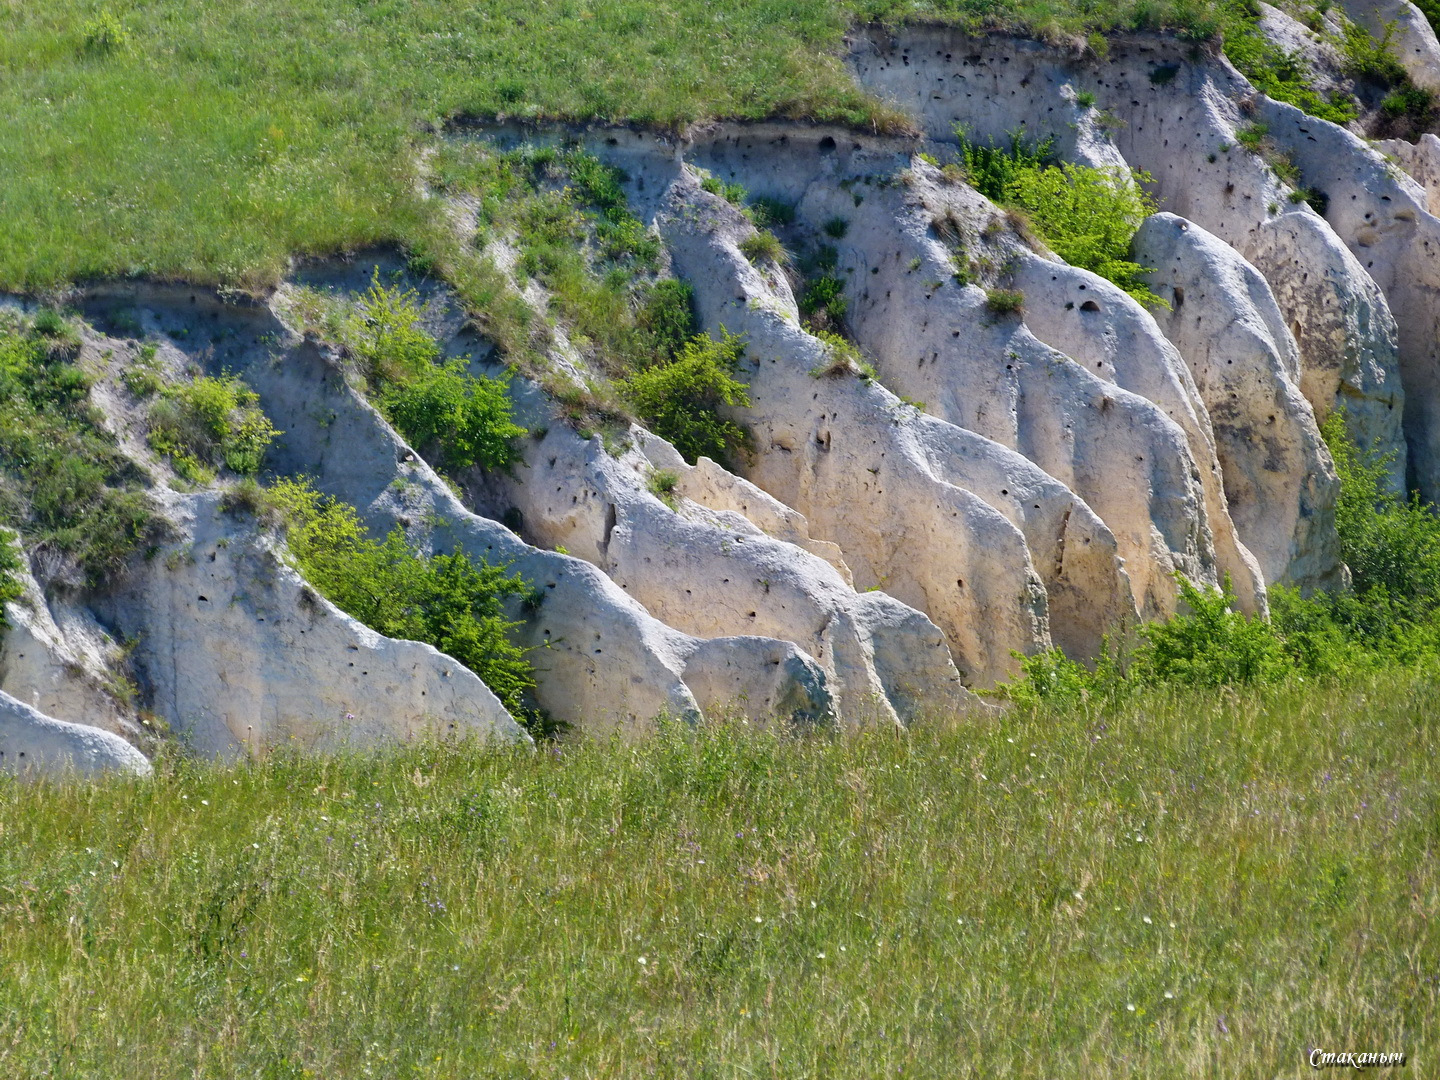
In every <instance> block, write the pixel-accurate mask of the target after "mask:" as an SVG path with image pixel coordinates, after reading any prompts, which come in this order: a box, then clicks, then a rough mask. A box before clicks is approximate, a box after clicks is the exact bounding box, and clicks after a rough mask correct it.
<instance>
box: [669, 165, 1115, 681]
mask: <svg viewBox="0 0 1440 1080" xmlns="http://www.w3.org/2000/svg"><path fill="white" fill-rule="evenodd" d="M658 220H659V223H660V227H661V230H662V233H663V235H664V236H665V238H666V240H667V241H668V242H669V244H670V248H671V253H672V257H673V259H674V263H675V266H676V269H677V271H678V272H679V273H681V274H683V275H684V276H685V277H686V278H687V279H688V280H690V281H692V282H693V283H694V285H695V295H696V307H697V310H698V311H699V312H700V317H701V322H702V323H703V324H704V325H705V326H706V327H707V328H709V329H710V330H711V331H712V332H713V333H717V334H718V333H719V330H720V328H721V327H722V326H723V327H726V328H727V329H729V330H731V331H732V332H736V333H743V334H744V335H745V336H746V339H747V341H748V347H747V355H748V357H749V362H748V364H747V366H746V368H745V371H744V373H743V374H744V377H745V378H746V380H747V381H748V382H749V384H750V396H751V407H750V408H749V409H746V410H743V419H744V420H745V422H746V423H748V424H749V425H750V426H751V428H752V430H753V431H754V434H755V439H756V444H757V447H758V449H759V452H758V453H757V454H756V455H755V459H754V461H753V463H752V464H751V465H750V466H749V467H748V469H747V473H748V478H749V479H750V480H752V481H753V482H755V483H756V484H758V485H759V486H760V487H762V488H764V489H765V490H766V491H768V492H769V493H770V494H771V495H772V496H774V497H775V498H777V499H779V500H780V501H781V502H783V503H785V504H786V505H788V506H791V507H794V508H795V509H797V510H798V511H800V512H801V513H803V514H804V515H805V517H806V519H807V520H808V521H809V523H810V528H811V529H813V530H815V531H816V532H817V533H818V534H819V535H820V536H822V537H824V538H825V539H827V540H830V541H832V542H834V543H837V544H838V545H839V546H840V548H841V550H842V551H843V552H844V556H845V561H846V563H847V564H848V565H849V567H850V569H851V571H852V572H853V574H854V578H855V583H856V585H857V587H860V588H870V587H874V586H878V587H880V588H881V589H882V590H883V591H885V592H888V593H889V594H891V595H892V596H894V597H896V598H898V599H900V600H902V601H904V602H905V603H907V604H909V605H911V606H912V607H915V608H918V609H919V610H921V611H924V612H925V613H926V614H927V615H929V617H930V618H931V619H933V620H934V621H935V623H936V624H937V625H939V626H940V627H941V628H942V629H943V630H944V631H945V634H946V636H947V637H948V638H949V641H950V648H951V651H952V653H953V654H954V655H955V658H956V663H957V665H958V666H959V667H960V668H961V670H962V672H964V673H965V674H967V675H968V677H969V678H970V679H972V680H973V681H975V682H976V683H979V684H984V683H988V682H993V681H994V680H996V679H998V678H1002V677H1004V676H1005V675H1007V674H1008V673H1009V672H1010V671H1012V670H1013V664H1014V661H1013V660H1012V659H1011V656H1010V653H1011V650H1020V651H1027V652H1028V651H1033V650H1035V649H1036V648H1041V647H1044V645H1046V644H1047V643H1048V640H1049V637H1048V628H1047V619H1046V607H1047V605H1046V596H1045V589H1044V585H1043V583H1042V582H1041V580H1040V578H1039V576H1038V575H1037V574H1036V573H1035V570H1034V566H1033V564H1032V562H1031V559H1030V556H1029V551H1028V548H1027V546H1026V543H1025V538H1024V535H1023V534H1022V533H1021V532H1020V531H1019V530H1018V529H1017V528H1016V527H1015V526H1014V525H1013V524H1011V523H1010V522H1009V521H1008V520H1006V518H1005V517H1004V516H1003V515H1001V514H1000V513H999V512H997V511H996V510H995V509H994V508H993V507H991V506H990V505H989V504H988V503H986V502H985V501H984V500H982V499H979V498H977V497H976V496H975V495H974V494H972V493H971V492H970V491H969V490H967V489H966V488H964V487H961V486H959V485H958V483H957V481H956V480H955V479H954V473H955V472H957V471H961V470H963V469H964V468H965V467H967V466H969V465H971V464H974V462H975V461H976V459H977V458H980V457H982V456H983V455H984V454H986V453H1000V454H1003V451H1002V448H999V447H996V446H994V444H991V443H988V442H987V441H985V440H981V439H977V438H976V437H974V436H973V435H970V434H968V433H965V432H961V431H959V430H958V429H955V428H953V427H951V426H950V425H948V424H944V423H942V422H941V421H938V420H936V419H934V418H933V417H927V416H925V415H924V414H922V413H920V412H919V411H918V410H916V409H915V408H914V407H913V406H909V405H906V404H905V403H904V402H901V401H900V400H899V399H897V398H896V397H895V396H894V395H892V394H890V393H889V392H888V391H886V390H884V389H883V388H881V387H880V386H877V385H875V384H873V383H871V382H868V381H866V380H864V379H861V378H860V377H858V375H856V374H853V373H844V372H843V371H842V372H840V373H838V374H835V375H826V374H824V372H825V371H827V370H828V369H830V368H832V367H833V365H834V358H833V356H832V353H831V351H830V349H829V347H827V346H826V345H825V344H824V343H822V342H821V341H819V340H818V339H816V338H815V337H813V336H811V335H810V334H807V333H806V332H805V331H804V330H802V329H801V328H800V327H799V325H798V323H797V319H796V313H795V305H794V299H793V297H792V296H791V295H790V292H789V288H788V286H787V285H786V284H785V282H784V280H783V278H782V277H781V276H780V275H778V274H776V273H773V272H771V273H770V274H769V275H765V274H762V273H761V271H760V270H757V269H756V268H755V267H754V266H752V265H751V264H750V263H749V262H748V261H747V260H746V259H745V257H744V256H743V255H742V254H740V252H739V250H738V247H737V245H738V243H739V242H740V240H742V239H743V237H744V236H745V235H746V233H747V232H748V231H749V229H750V226H749V225H748V223H746V222H745V221H744V219H743V218H741V217H740V216H739V215H738V214H737V213H736V212H735V211H734V209H733V208H732V207H730V206H729V205H728V204H727V203H725V202H724V201H723V200H717V199H715V198H713V197H712V196H710V195H708V194H706V193H704V192H702V191H701V190H700V188H699V185H698V183H697V182H696V181H695V180H694V178H693V177H690V176H683V177H681V178H680V179H678V180H677V181H676V182H675V184H674V185H672V188H671V190H670V192H669V194H668V195H667V197H666V201H665V205H664V208H663V210H662V213H661V215H660V217H659V219H658ZM812 372H813V374H812ZM1021 460H1023V459H1019V458H1018V455H1017V456H1016V461H1017V462H1018V461H1021ZM1026 479H1027V480H1028V481H1030V482H1031V483H1034V484H1035V485H1037V486H1039V485H1043V484H1044V483H1046V482H1050V483H1053V481H1048V478H1046V477H1044V475H1043V474H1040V473H1038V470H1037V471H1033V472H1032V473H1030V474H1028V475H1027V476H1026ZM1077 524H1079V523H1078V522H1077ZM1090 539H1091V540H1092V541H1094V542H1095V543H1097V544H1098V543H1103V540H1102V539H1101V538H1100V535H1095V536H1091V537H1090ZM1076 546H1077V548H1080V547H1083V546H1084V545H1083V543H1081V542H1077V544H1076Z"/></svg>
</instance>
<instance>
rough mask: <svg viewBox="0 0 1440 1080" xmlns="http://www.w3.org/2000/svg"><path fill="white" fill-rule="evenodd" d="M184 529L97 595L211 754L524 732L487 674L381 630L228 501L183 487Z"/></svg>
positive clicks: (142, 669)
mask: <svg viewBox="0 0 1440 1080" xmlns="http://www.w3.org/2000/svg"><path fill="white" fill-rule="evenodd" d="M171 514H172V517H173V518H174V519H175V520H176V522H177V523H178V524H179V525H180V527H181V528H182V529H183V531H184V539H183V540H182V541H180V542H179V543H177V544H174V545H171V546H169V547H167V548H166V549H165V550H163V551H161V552H160V553H159V554H158V555H157V556H156V557H155V558H153V559H151V560H149V561H148V562H145V563H143V564H142V565H140V566H137V567H135V568H134V570H133V571H132V572H131V574H130V575H129V576H127V578H126V579H125V580H124V581H123V583H121V585H120V586H119V587H118V588H117V589H116V590H114V591H113V592H112V593H110V594H108V595H106V596H104V597H103V598H100V599H99V600H97V606H98V607H99V608H100V610H101V612H102V614H103V616H104V617H105V618H106V619H107V621H109V622H111V623H112V624H113V625H115V626H116V627H117V628H118V629H119V630H120V632H122V633H124V634H126V635H127V636H133V637H135V638H136V639H137V640H138V642H139V643H138V645H137V647H136V649H135V652H134V654H133V657H132V662H133V664H134V668H135V671H136V674H137V677H138V678H139V680H140V681H141V683H142V686H143V688H144V690H145V692H146V696H147V697H148V699H149V700H150V701H151V703H152V707H153V709H154V710H155V711H156V712H157V713H159V714H160V715H162V716H163V717H165V718H166V719H167V720H168V721H169V722H170V724H171V726H172V727H173V728H174V729H176V730H177V731H179V732H180V733H181V734H182V738H183V739H185V741H186V742H187V744H188V745H189V746H190V747H191V748H192V749H193V750H194V751H195V752H197V753H199V754H200V755H202V756H204V757H217V756H218V757H227V758H228V757H233V756H236V755H238V754H241V753H249V754H252V755H256V756H263V755H264V754H265V753H266V752H267V751H269V750H271V749H274V748H276V747H281V746H298V747H300V748H303V749H315V750H333V749H338V748H340V747H345V746H351V747H358V746H371V745H376V744H379V743H384V742H393V741H396V740H403V739H409V738H413V737H416V736H420V735H439V736H456V735H467V734H473V735H478V736H481V737H486V738H489V737H495V738H501V739H513V740H522V741H523V740H528V738H529V737H528V736H527V735H526V734H525V732H524V731H523V729H521V728H520V727H519V725H517V724H516V723H515V721H514V720H513V719H512V718H511V717H510V714H509V713H507V712H506V711H505V708H504V706H502V705H501V704H500V702H499V701H498V700H497V699H496V697H495V695H494V694H493V693H491V692H490V689H489V688H488V687H486V685H485V684H484V683H483V682H481V681H480V679H479V677H478V676H476V675H475V674H474V672H472V671H470V670H469V669H468V668H466V667H464V666H463V665H462V664H460V663H459V662H458V661H456V660H453V659H451V658H450V657H448V656H446V655H444V654H443V653H440V652H437V651H436V650H435V649H433V648H432V647H431V646H429V645H425V644H423V643H420V642H415V641H397V640H394V639H391V638H386V637H383V636H381V635H380V634H377V633H375V632H374V631H372V630H370V629H368V628H367V627H365V626H363V625H362V624H361V623H359V622H356V621H355V620H354V619H352V618H350V616H348V615H346V614H345V613H344V612H342V611H341V610H340V609H339V608H337V607H335V606H334V605H333V604H331V603H330V602H329V601H328V600H326V599H325V598H324V597H322V596H320V595H319V594H318V593H317V592H315V590H314V589H312V588H310V586H308V585H307V584H306V583H305V581H304V580H303V579H302V578H301V577H300V575H299V574H298V573H296V571H295V570H294V569H293V568H292V567H291V566H289V565H288V564H287V563H286V561H285V560H284V558H282V556H281V554H280V553H279V552H277V550H276V549H275V548H274V547H273V546H272V545H271V543H270V541H269V540H268V539H267V538H266V537H265V536H264V535H263V534H260V533H258V532H256V531H255V530H254V528H253V526H252V527H246V526H245V525H244V524H243V523H242V522H239V521H237V520H236V519H235V518H234V517H233V516H231V515H229V514H226V513H224V512H223V511H221V510H220V509H219V499H218V496H215V495H203V496H189V497H182V498H180V499H177V500H175V501H174V502H173V503H172V505H171Z"/></svg>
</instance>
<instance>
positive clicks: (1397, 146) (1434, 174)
mask: <svg viewBox="0 0 1440 1080" xmlns="http://www.w3.org/2000/svg"><path fill="white" fill-rule="evenodd" d="M1371 145H1373V146H1374V147H1375V149H1376V150H1378V151H1379V152H1380V153H1382V154H1384V155H1385V157H1386V158H1387V159H1394V161H1395V163H1396V164H1398V165H1399V166H1400V168H1402V169H1404V170H1405V173H1406V175H1408V176H1409V177H1410V179H1412V180H1414V181H1415V182H1416V183H1417V184H1419V185H1420V187H1421V188H1422V189H1424V191H1425V208H1426V209H1427V210H1429V211H1430V213H1432V214H1440V139H1437V138H1436V137H1435V136H1434V135H1432V134H1430V132H1428V131H1427V132H1426V133H1425V134H1424V135H1421V136H1420V139H1419V141H1418V142H1413V143H1408V142H1406V141H1405V140H1404V139H1381V140H1380V141H1379V142H1376V143H1372V144H1371Z"/></svg>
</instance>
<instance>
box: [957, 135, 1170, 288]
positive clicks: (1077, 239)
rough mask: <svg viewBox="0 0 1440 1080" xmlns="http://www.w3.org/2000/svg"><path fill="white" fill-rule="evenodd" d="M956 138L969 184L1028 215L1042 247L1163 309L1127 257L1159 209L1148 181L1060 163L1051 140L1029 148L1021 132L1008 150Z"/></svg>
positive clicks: (1135, 175)
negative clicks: (1146, 187)
mask: <svg viewBox="0 0 1440 1080" xmlns="http://www.w3.org/2000/svg"><path fill="white" fill-rule="evenodd" d="M956 134H957V135H958V136H959V138H960V141H961V152H962V154H963V156H964V159H965V168H966V171H967V172H968V174H969V176H970V182H971V184H972V185H973V186H974V187H975V188H976V190H978V191H979V192H980V193H981V194H982V195H984V196H985V197H986V198H989V199H991V200H993V201H995V202H998V203H1000V204H1002V205H1004V206H1008V207H1011V208H1013V209H1017V210H1020V211H1023V212H1024V214H1025V215H1026V219H1027V220H1028V223H1029V224H1030V225H1031V226H1032V227H1033V228H1034V229H1035V231H1036V232H1038V233H1039V235H1040V238H1041V239H1042V240H1044V242H1045V244H1046V245H1047V246H1048V247H1050V248H1051V249H1052V250H1053V251H1054V252H1055V253H1056V254H1057V255H1059V256H1060V257H1061V258H1062V259H1064V260H1065V261H1066V262H1068V263H1070V264H1071V265H1073V266H1080V267H1083V268H1084V269H1086V270H1091V271H1093V272H1094V273H1097V274H1099V275H1100V276H1101V277H1103V278H1106V279H1108V280H1110V281H1113V282H1114V283H1115V284H1116V285H1119V286H1120V287H1121V288H1122V289H1124V290H1125V291H1126V292H1127V293H1129V294H1130V295H1131V296H1133V297H1135V299H1136V300H1139V301H1140V302H1141V303H1142V304H1145V305H1146V306H1149V307H1158V306H1162V305H1163V304H1164V301H1163V300H1161V299H1160V297H1158V296H1156V295H1155V293H1153V292H1152V291H1151V290H1150V289H1149V287H1147V286H1146V285H1145V284H1144V283H1143V282H1142V281H1141V276H1142V275H1143V274H1145V273H1146V272H1147V269H1146V268H1145V267H1143V266H1140V265H1139V264H1138V263H1134V262H1131V261H1130V259H1129V253H1130V241H1131V239H1132V238H1133V237H1134V236H1135V230H1136V229H1138V228H1139V227H1140V223H1141V222H1142V221H1144V220H1145V218H1147V217H1149V216H1150V215H1151V214H1153V213H1154V212H1155V209H1156V206H1155V201H1154V199H1152V198H1151V197H1150V196H1149V195H1147V194H1146V193H1145V192H1144V191H1143V190H1142V189H1141V187H1140V185H1141V184H1143V183H1146V182H1148V181H1149V179H1150V177H1149V176H1147V175H1146V174H1144V173H1141V172H1131V173H1130V174H1129V175H1124V174H1117V173H1112V172H1110V171H1108V170H1105V169H1096V168H1091V167H1089V166H1087V165H1072V164H1070V163H1069V162H1062V163H1059V164H1055V163H1053V154H1052V143H1053V140H1050V139H1047V140H1045V141H1044V142H1042V143H1039V144H1035V145H1030V144H1027V143H1026V142H1025V140H1024V138H1023V137H1022V136H1021V135H1020V134H1019V133H1018V132H1017V133H1015V134H1013V135H1012V136H1011V138H1010V148H1009V149H1008V150H1006V149H1002V148H1000V147H998V146H996V145H994V143H990V144H988V145H981V144H979V143H974V142H971V141H970V140H969V139H967V138H966V137H965V134H964V132H963V131H960V130H957V132H956ZM1009 310H1018V308H1014V309H1009Z"/></svg>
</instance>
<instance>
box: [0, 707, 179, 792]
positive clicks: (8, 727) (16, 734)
mask: <svg viewBox="0 0 1440 1080" xmlns="http://www.w3.org/2000/svg"><path fill="white" fill-rule="evenodd" d="M0 770H3V771H5V772H13V773H19V774H21V775H22V776H25V775H29V776H54V775H63V774H66V773H78V774H80V775H82V776H92V775H97V774H101V773H110V772H119V773H130V774H132V775H135V776H148V775H149V774H150V761H149V759H147V758H146V757H145V755H144V754H142V753H141V752H140V751H139V750H136V749H135V747H133V746H131V745H130V744H129V743H128V742H126V741H125V740H124V739H122V738H120V736H119V735H114V734H112V733H111V732H108V731H102V730H100V729H99V728H97V727H90V726H89V725H86V724H72V723H68V722H66V721H64V720H56V719H54V718H53V717H49V716H46V715H45V714H44V713H42V712H40V711H39V710H37V709H35V708H33V707H32V706H30V705H26V704H25V703H24V702H23V701H17V700H16V699H15V698H13V697H11V696H10V695H9V694H7V693H5V692H4V691H0Z"/></svg>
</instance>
